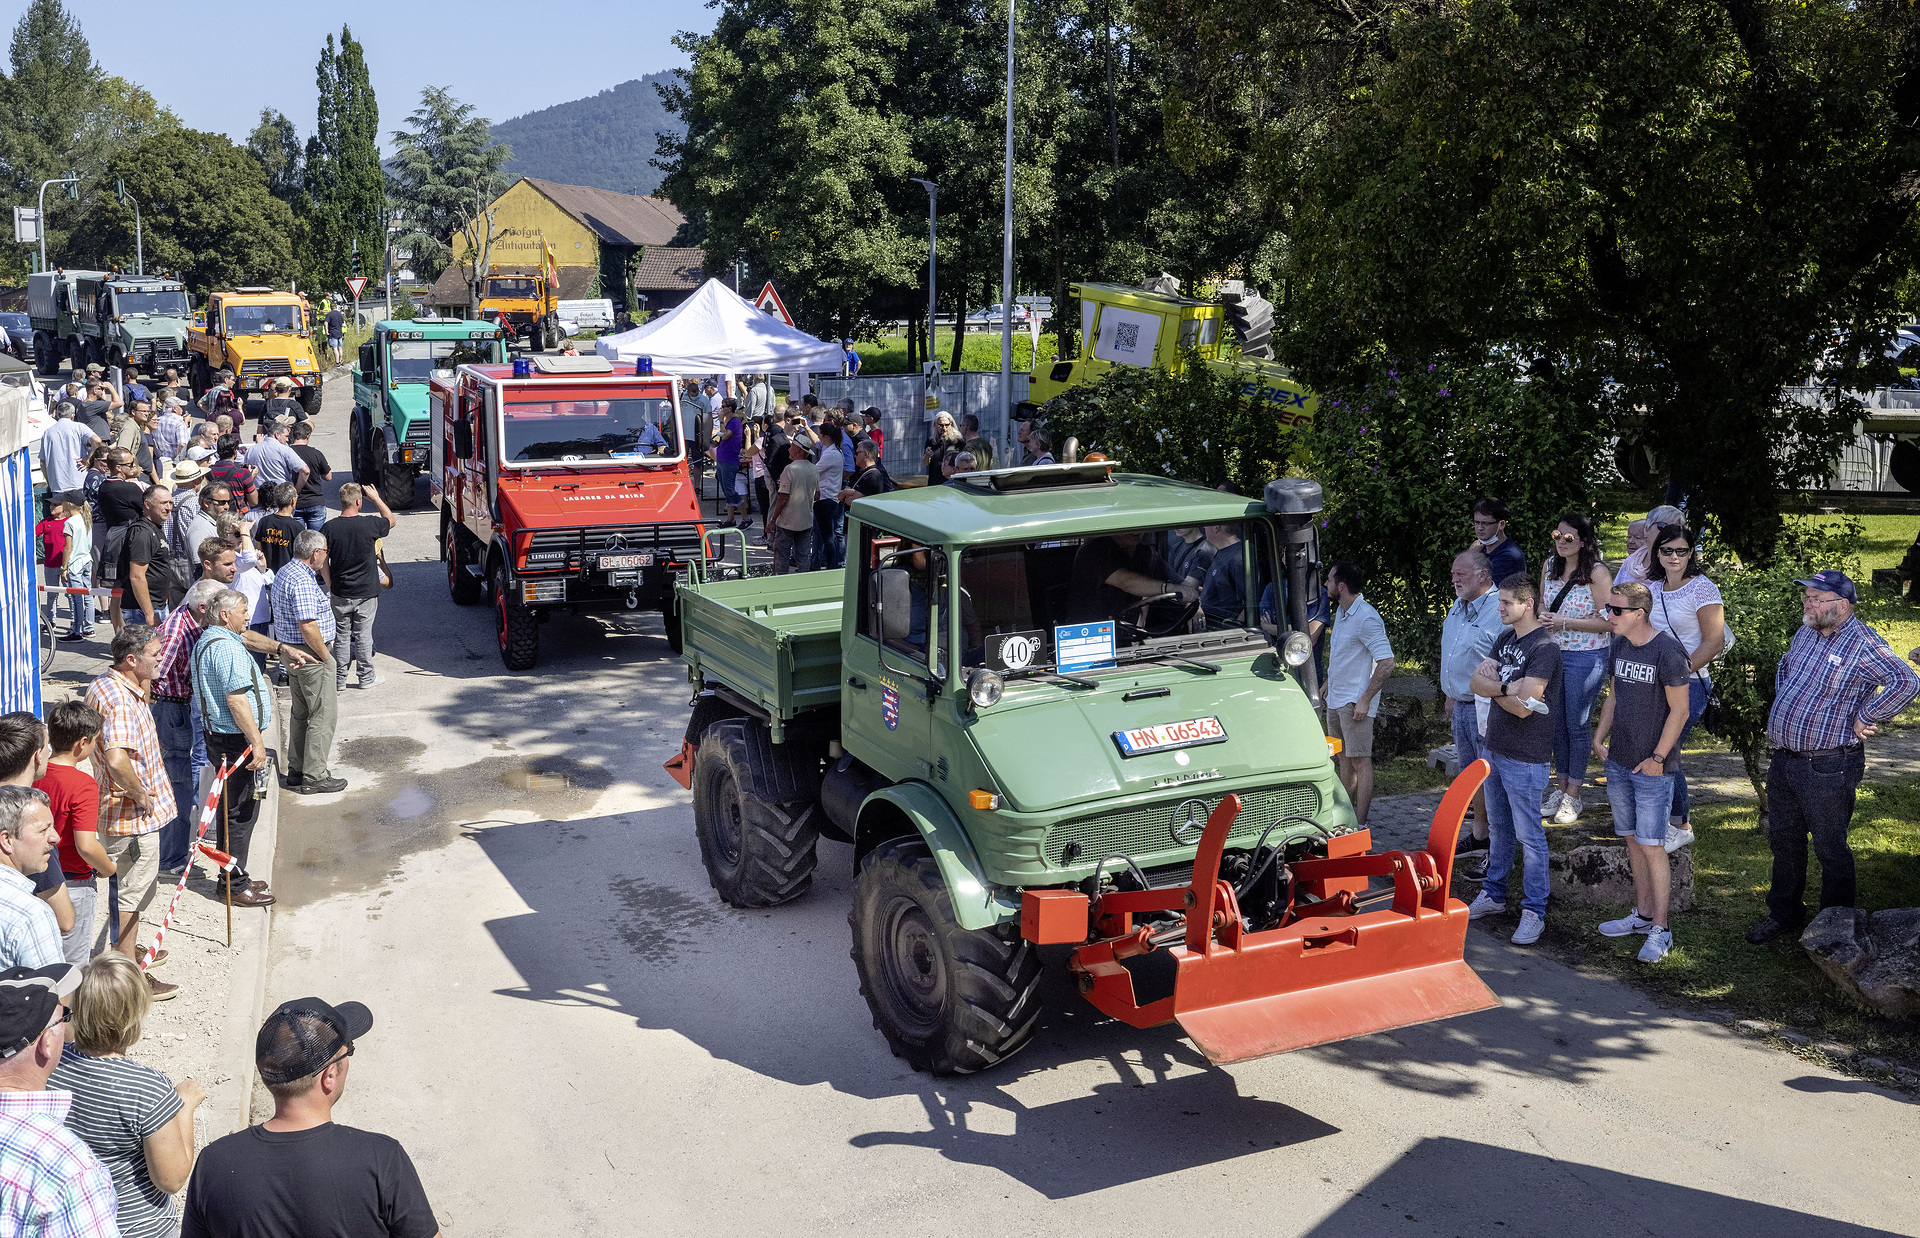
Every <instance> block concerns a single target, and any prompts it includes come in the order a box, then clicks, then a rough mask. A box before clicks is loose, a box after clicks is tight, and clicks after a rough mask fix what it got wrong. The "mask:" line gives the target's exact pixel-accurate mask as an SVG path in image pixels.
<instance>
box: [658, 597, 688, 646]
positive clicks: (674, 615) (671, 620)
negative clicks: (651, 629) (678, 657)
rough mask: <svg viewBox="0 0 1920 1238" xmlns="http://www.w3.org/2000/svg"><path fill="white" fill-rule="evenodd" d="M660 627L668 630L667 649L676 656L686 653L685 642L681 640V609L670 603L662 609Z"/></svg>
mask: <svg viewBox="0 0 1920 1238" xmlns="http://www.w3.org/2000/svg"><path fill="white" fill-rule="evenodd" d="M660 625H661V626H662V627H664V628H665V629H666V630H667V648H668V649H671V650H673V652H674V653H675V654H679V653H682V652H684V647H685V642H684V641H683V640H682V638H681V627H680V608H679V607H678V606H676V605H674V604H673V603H672V602H668V603H667V604H666V605H665V606H663V607H661V608H660Z"/></svg>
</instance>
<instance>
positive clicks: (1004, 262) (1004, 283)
mask: <svg viewBox="0 0 1920 1238" xmlns="http://www.w3.org/2000/svg"><path fill="white" fill-rule="evenodd" d="M1016 2H1017V0H1007V172H1006V184H1005V214H1004V215H1003V217H1002V219H1001V222H1000V227H1001V247H1000V425H1001V433H1002V435H1007V434H1011V433H1012V429H1013V15H1014V9H1015V6H1016ZM1003 446H1004V444H1003Z"/></svg>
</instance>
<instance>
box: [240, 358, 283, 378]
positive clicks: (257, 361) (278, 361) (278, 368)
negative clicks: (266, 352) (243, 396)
mask: <svg viewBox="0 0 1920 1238" xmlns="http://www.w3.org/2000/svg"><path fill="white" fill-rule="evenodd" d="M240 373H241V375H242V376H243V377H252V376H254V375H261V374H265V375H276V374H291V373H293V363H292V362H290V361H288V360H287V359H286V358H285V357H252V358H249V359H248V360H245V361H242V362H241V363H240Z"/></svg>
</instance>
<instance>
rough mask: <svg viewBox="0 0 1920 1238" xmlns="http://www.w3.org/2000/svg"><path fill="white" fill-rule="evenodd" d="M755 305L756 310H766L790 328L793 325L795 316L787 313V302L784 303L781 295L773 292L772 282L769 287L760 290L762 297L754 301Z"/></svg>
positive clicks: (769, 282) (768, 284) (768, 283)
mask: <svg viewBox="0 0 1920 1238" xmlns="http://www.w3.org/2000/svg"><path fill="white" fill-rule="evenodd" d="M753 304H754V306H755V308H757V309H761V310H765V311H766V312H767V313H769V314H772V315H773V316H774V317H775V318H778V319H779V320H780V321H781V322H784V323H786V324H787V325H788V326H789V327H791V326H792V325H793V315H792V314H789V313H787V305H786V302H784V301H782V300H781V299H780V294H779V293H777V292H775V291H774V290H773V281H772V280H768V281H767V286H766V287H765V288H762V289H761V290H760V295H759V296H757V297H755V298H754V299H753Z"/></svg>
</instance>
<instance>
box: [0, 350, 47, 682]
mask: <svg viewBox="0 0 1920 1238" xmlns="http://www.w3.org/2000/svg"><path fill="white" fill-rule="evenodd" d="M33 517H34V513H33V460H32V456H31V453H30V451H29V449H28V446H27V393H26V392H25V391H24V390H22V389H20V388H18V387H0V713H12V712H13V711H14V710H17V709H25V710H31V711H32V712H34V713H36V714H37V713H39V712H40V639H39V637H40V593H39V590H38V588H37V585H38V583H39V582H38V580H37V579H36V577H35V572H34V562H33V525H34V518H33Z"/></svg>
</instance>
